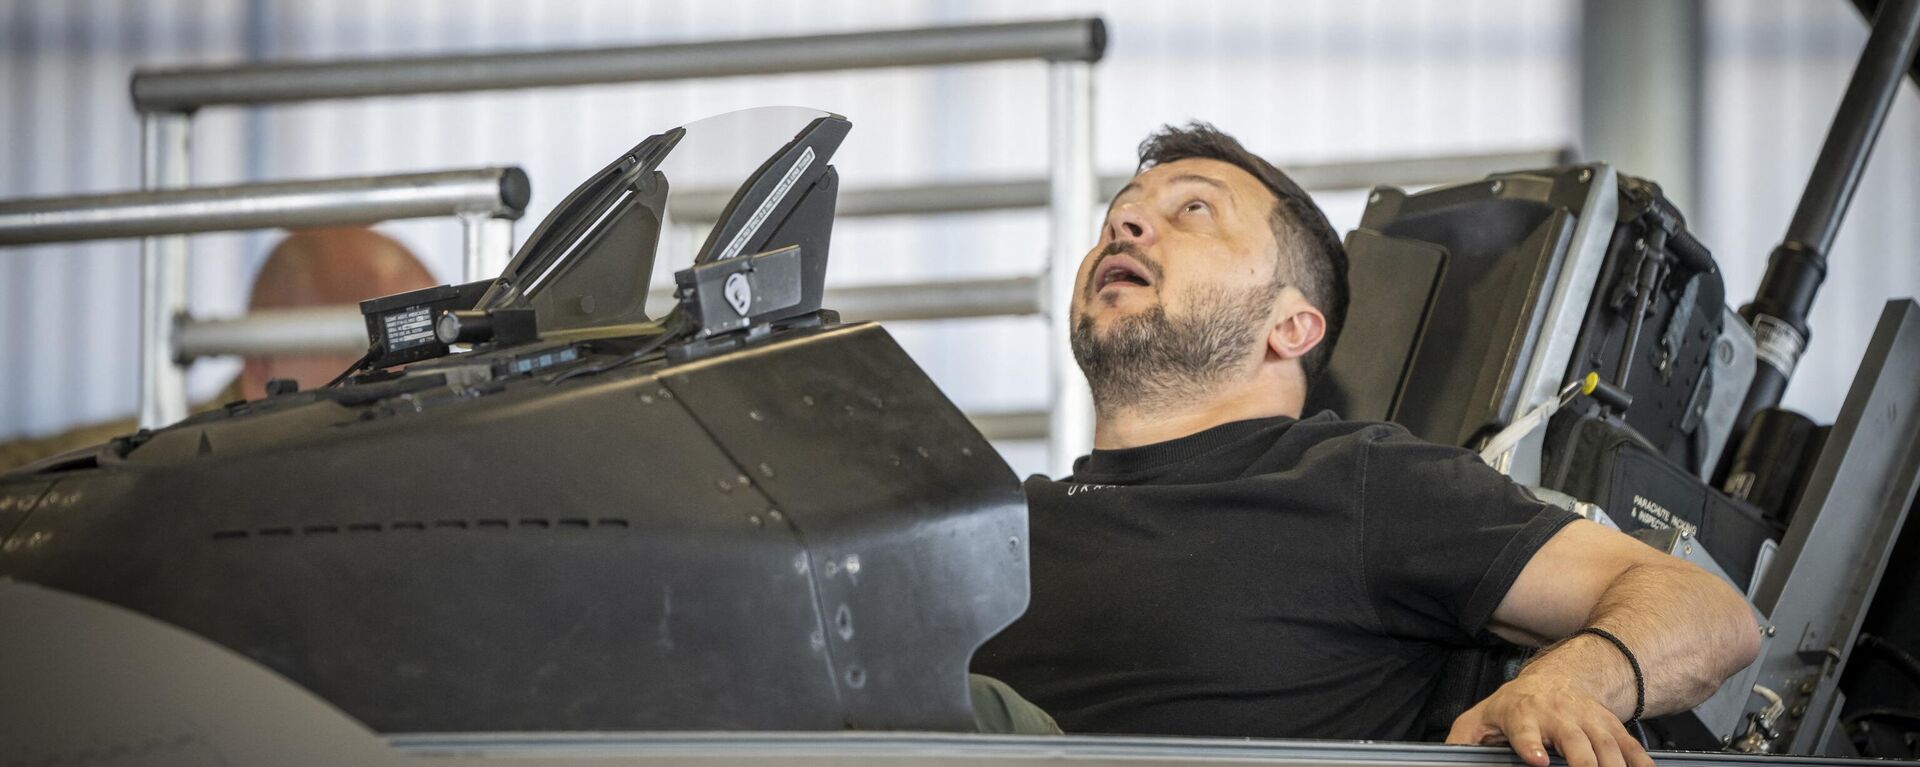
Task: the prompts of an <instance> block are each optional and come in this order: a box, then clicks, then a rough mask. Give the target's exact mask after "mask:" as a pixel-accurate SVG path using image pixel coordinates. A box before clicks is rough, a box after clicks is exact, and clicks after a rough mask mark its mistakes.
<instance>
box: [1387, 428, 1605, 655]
mask: <svg viewBox="0 0 1920 767" xmlns="http://www.w3.org/2000/svg"><path fill="white" fill-rule="evenodd" d="M1365 455H1366V459H1365V463H1364V468H1363V471H1364V474H1363V476H1362V478H1361V503H1360V514H1361V531H1362V532H1361V534H1362V536H1364V540H1363V541H1362V547H1361V551H1362V552H1363V555H1364V556H1365V558H1366V562H1365V563H1364V572H1365V573H1366V578H1367V588H1368V591H1369V592H1370V593H1371V594H1372V596H1373V600H1374V606H1375V608H1376V611H1377V612H1378V613H1379V616H1380V621H1381V623H1382V625H1383V626H1384V627H1385V628H1386V630H1387V632H1388V633H1390V634H1394V635H1399V636H1405V637H1408V638H1415V639H1422V640H1426V641H1433V642H1440V643H1446V644H1478V643H1484V642H1486V641H1489V640H1490V638H1491V635H1489V634H1487V633H1486V625H1487V622H1488V620H1490V619H1491V618H1492V617H1493V611H1494V608H1496V607H1498V606H1499V605H1500V601H1501V600H1502V599H1504V598H1506V595H1507V590H1508V589H1509V588H1511V587H1512V586H1513V582H1514V579H1516V578H1518V577H1519V575H1520V570H1521V568H1524V567H1526V565H1527V562H1528V560H1531V559H1532V558H1533V555H1534V552H1537V551H1539V550H1540V547H1541V546H1542V545H1544V544H1545V543H1546V542H1547V539H1549V538H1551V537H1553V534H1554V533H1556V532H1559V530H1560V528H1561V527H1563V526H1565V525H1566V524H1567V523H1568V522H1571V521H1573V520H1574V519H1576V518H1577V517H1576V516H1575V515H1574V514H1573V513H1572V512H1569V511H1566V510H1564V509H1560V508H1557V507H1554V506H1552V505H1550V504H1546V503H1542V502H1541V501H1539V500H1538V499H1536V498H1534V497H1533V495H1532V494H1531V493H1528V492H1527V491H1526V490H1524V489H1523V488H1521V487H1520V486H1519V485H1517V484H1514V482H1513V481H1512V480H1509V479H1507V477H1506V476H1505V475H1503V474H1501V473H1499V472H1497V471H1494V470H1493V469H1492V468H1490V467H1488V466H1487V465H1486V464H1485V463H1482V462H1481V461H1480V458H1479V456H1477V455H1475V454H1474V453H1472V452H1471V451H1468V450H1465V449H1462V448H1457V447H1449V446H1444V445H1435V444H1431V443H1427V442H1423V441H1421V440H1419V439H1417V438H1415V437H1413V436H1412V435H1410V434H1408V433H1407V432H1406V431H1405V430H1403V429H1394V430H1393V431H1392V432H1390V433H1387V434H1384V435H1382V436H1380V437H1378V438H1376V439H1374V440H1373V441H1371V442H1370V443H1368V445H1367V448H1366V451H1365Z"/></svg>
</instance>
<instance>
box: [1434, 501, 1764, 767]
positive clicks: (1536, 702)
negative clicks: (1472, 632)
mask: <svg viewBox="0 0 1920 767" xmlns="http://www.w3.org/2000/svg"><path fill="white" fill-rule="evenodd" d="M1588 626H1592V627H1596V628H1600V629H1604V630H1606V631H1608V632H1610V633H1612V634H1613V635H1615V636H1617V637H1619V639H1620V640H1621V641H1622V642H1624V643H1625V644H1626V645H1627V647H1628V648H1629V649H1631V650H1632V651H1633V654H1634V657H1635V658H1636V659H1637V660H1638V661H1639V663H1640V668H1641V670H1642V672H1643V674H1644V677H1645V683H1646V711H1645V714H1644V715H1645V716H1657V715H1660V714H1667V713H1673V712H1676V711H1683V710H1686V709H1688V708H1691V707H1693V706H1694V705H1697V704H1699V703H1700V702H1701V701H1703V700H1706V698H1707V697H1708V696H1710V695H1712V694H1713V692H1714V690H1715V689H1718V687H1719V686H1720V683H1721V682H1723V681H1724V680H1725V679H1726V678H1727V677H1728V676H1731V675H1732V674H1733V673H1734V672H1735V671H1738V670H1740V669H1741V668H1744V667H1745V666H1746V665H1747V664H1748V663H1751V662H1753V659H1754V656H1756V655H1757V654H1758V653H1759V651H1760V631H1759V627H1758V626H1757V625H1756V624H1755V623H1754V620H1753V616H1752V612H1751V611H1750V610H1749V609H1748V607H1747V604H1746V600H1745V599H1743V598H1742V597H1741V596H1740V594H1739V593H1738V592H1735V591H1734V590H1733V588H1732V587H1731V586H1730V585H1728V584H1727V583H1726V582H1725V581H1722V580H1720V579H1719V578H1716V577H1714V576H1712V575H1710V574H1708V573H1707V572H1706V571H1704V570H1701V569H1700V568H1697V567H1694V566H1693V565H1690V564H1687V563H1686V562H1683V561H1681V560H1679V559H1676V558H1673V557H1670V556H1667V555H1665V554H1662V553H1660V552H1658V551H1655V550H1653V549H1652V548H1650V547H1648V546H1647V545H1645V544H1643V543H1641V542H1639V541H1636V540H1634V539H1632V538H1629V537H1627V536H1625V535H1622V534H1620V533H1618V532H1614V531H1612V530H1608V529H1606V528H1603V527H1601V526H1599V525H1596V524H1593V523H1591V522H1584V521H1579V522H1574V523H1572V524H1570V525H1568V526H1567V527H1565V528H1563V529H1562V530H1561V531H1560V532H1559V533H1557V534H1556V535H1555V536H1554V537H1553V538H1552V539H1551V540H1549V541H1548V542H1547V543H1546V545H1544V546H1542V547H1541V549H1540V551H1538V552H1537V553H1535V555H1534V557H1533V559H1532V560H1531V561H1529V562H1528V564H1527V566H1526V567H1525V568H1524V569H1523V570H1522V571H1521V573H1520V576H1519V578H1518V579H1517V580H1516V581H1515V582H1514V585H1513V587H1512V588H1511V589H1509V590H1508V592H1507V595H1506V598H1505V599H1504V600H1502V601H1501V603H1500V606H1499V607H1498V608H1497V609H1496V610H1495V611H1494V615H1493V620H1492V623H1491V624H1490V625H1489V629H1490V630H1491V631H1493V632H1494V633H1495V634H1498V635H1499V636H1501V637H1503V638H1505V639H1507V640H1508V641H1512V642H1516V643H1519V644H1526V645H1533V646H1539V645H1543V644H1546V643H1548V642H1551V641H1553V640H1556V639H1561V638H1563V637H1569V636H1571V635H1573V634H1574V632H1576V631H1579V630H1580V629H1581V628H1584V627H1588ZM1634 705H1635V685H1634V678H1633V671H1632V668H1631V667H1630V666H1629V665H1628V663H1627V660H1626V657H1625V656H1624V655H1622V654H1621V652H1620V650H1619V649H1618V648H1616V647H1614V646H1613V644H1612V643H1610V642H1608V641H1606V640H1605V639H1602V638H1600V637H1597V636H1593V635H1589V634H1581V635H1578V636H1573V637H1572V638H1571V639H1565V640H1564V641H1561V642H1559V643H1558V644H1555V645H1553V646H1551V647H1549V648H1548V649H1547V650H1546V651H1545V652H1544V653H1542V654H1541V655H1540V656H1539V657H1537V658H1536V659H1535V660H1534V661H1533V662H1532V663H1529V664H1528V665H1527V667H1526V668H1525V669H1524V670H1522V672H1521V673H1520V676H1519V677H1518V678H1516V679H1514V680H1513V681H1512V682H1509V683H1508V684H1507V685H1505V686H1503V687H1501V688H1500V689H1499V690H1498V691H1496V692H1495V693H1494V694H1493V695H1492V696H1489V697H1488V698H1487V700H1486V701H1483V702H1482V703H1481V704H1480V705H1478V706H1475V707H1474V708H1473V709H1471V710H1469V711H1468V712H1467V713H1466V714H1463V715H1462V716H1461V717H1460V719H1459V720H1458V721H1456V722H1455V725H1454V731H1453V733H1452V734H1451V735H1450V736H1449V737H1448V740H1449V742H1465V743H1478V742H1488V741H1495V742H1497V741H1505V742H1508V743H1510V744H1511V745H1512V746H1513V747H1514V750H1515V751H1516V752H1518V753H1519V754H1520V756H1521V757H1522V758H1523V759H1525V760H1526V761H1527V762H1528V763H1530V764H1535V765H1545V764H1546V763H1547V761H1546V754H1545V752H1544V750H1543V748H1542V747H1543V746H1546V747H1552V748H1554V749H1556V750H1558V751H1560V752H1561V753H1562V755H1563V756H1565V758H1566V759H1567V761H1568V762H1569V764H1571V765H1573V767H1588V766H1589V765H1594V764H1598V765H1600V766H1601V767H1619V765H1622V764H1626V763H1629V762H1631V763H1635V764H1650V763H1651V762H1650V760H1648V759H1647V757H1646V753H1645V751H1644V750H1642V749H1641V748H1640V746H1639V743H1638V742H1637V741H1634V740H1633V738H1632V737H1631V736H1629V735H1628V734H1627V732H1626V730H1625V728H1623V727H1621V726H1620V721H1621V720H1622V719H1625V718H1627V717H1629V716H1632V715H1633V710H1634ZM1602 712H1604V715H1603V714H1602Z"/></svg>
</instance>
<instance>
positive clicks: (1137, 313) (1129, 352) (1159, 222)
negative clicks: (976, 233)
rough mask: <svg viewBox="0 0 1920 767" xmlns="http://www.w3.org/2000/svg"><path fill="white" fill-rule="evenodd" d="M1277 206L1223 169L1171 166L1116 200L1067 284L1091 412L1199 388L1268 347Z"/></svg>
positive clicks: (1242, 174)
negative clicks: (1091, 393) (1091, 390)
mask: <svg viewBox="0 0 1920 767" xmlns="http://www.w3.org/2000/svg"><path fill="white" fill-rule="evenodd" d="M1274 203H1275V200H1274V196H1273V194H1272V193H1271V192H1269V191H1268V190H1267V188H1266V187H1265V186H1264V185H1262V184H1261V183H1260V182H1259V180H1258V179H1255V178H1254V177H1253V175H1252V174H1250V173H1247V172H1246V171H1244V170H1241V169H1240V168H1238V167H1236V166H1234V165H1232V164H1230V163H1226V162H1221V161H1219V160H1209V159H1187V160H1178V161H1174V162H1170V163H1166V164H1164V165H1158V166H1155V167H1153V168H1150V169H1148V170H1147V171H1145V172H1143V173H1141V174H1140V175H1138V176H1135V177H1134V178H1133V181H1132V182H1131V183H1129V184H1128V185H1127V186H1126V187H1125V188H1124V189H1122V190H1121V191H1120V193H1119V194H1118V195H1116V196H1115V197H1114V199H1113V204H1112V205H1111V207H1109V209H1108V211H1107V218H1106V222H1105V225H1104V226H1103V227H1102V228H1101V231H1100V241H1099V242H1098V243H1096V244H1095V245H1094V247H1093V249H1092V250H1091V251H1089V252H1088V253H1087V256H1086V258H1085V259H1083V260H1082V261H1081V263H1080V271H1079V274H1078V276H1077V277H1076V279H1075V282H1074V292H1073V328H1072V333H1073V336H1072V340H1073V346H1074V356H1075V357H1076V358H1077V359H1078V360H1079V362H1080V365H1081V368H1082V369H1083V370H1084V371H1085V372H1086V373H1087V378H1088V381H1089V383H1090V384H1092V386H1093V388H1094V397H1095V401H1096V402H1097V403H1102V402H1103V403H1106V404H1128V403H1138V402H1141V401H1145V400H1150V399H1155V398H1160V397H1163V396H1177V395H1178V394H1179V393H1180V391H1181V390H1191V389H1192V388H1193V386H1194V385H1196V384H1197V385H1204V384H1206V383H1208V382H1209V380H1211V379H1215V378H1217V377H1219V376H1223V375H1225V374H1227V373H1229V372H1231V371H1233V370H1235V369H1239V368H1241V367H1244V366H1246V365H1247V364H1249V363H1250V362H1252V361H1253V360H1255V359H1258V356H1257V355H1260V354H1261V351H1262V350H1263V349H1264V346H1265V333H1264V332H1263V328H1264V327H1265V326H1266V325H1267V324H1268V323H1269V322H1270V321H1271V320H1272V317H1273V312H1274V311H1275V308H1276V297H1277V296H1278V295H1279V291H1280V285H1279V283H1278V281H1277V278H1276V266H1275V261H1274V259H1275V252H1276V243H1275V240H1274V235H1273V228H1272V225H1271V223H1270V221H1271V219H1270V217H1271V215H1272V211H1273V208H1274Z"/></svg>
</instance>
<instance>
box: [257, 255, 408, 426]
mask: <svg viewBox="0 0 1920 767" xmlns="http://www.w3.org/2000/svg"><path fill="white" fill-rule="evenodd" d="M436 284H438V283H437V282H435V281H434V279H433V275H432V274H430V273H428V272H427V268H426V267H425V266H422V265H421V264H420V260H419V259H417V258H414V256H413V253H412V252H411V251H409V250H407V246H405V245H402V244H400V243H399V241H397V240H394V239H393V238H391V237H388V236H386V235H384V234H381V233H379V232H376V231H373V230H372V229H368V228H365V227H336V228H329V229H302V230H297V231H294V232H292V233H290V234H288V235H287V238H286V239H284V240H281V241H280V244H278V245H276V246H274V248H273V252H272V253H270V254H269V255H268V256H267V261H266V263H265V264H263V265H261V267H260V273H259V274H258V275H257V276H255V277H254V280H253V294H252V296H251V298H250V299H249V300H248V302H247V305H248V307H249V310H250V311H260V310H272V309H298V308H306V307H315V306H338V305H345V304H357V303H359V302H361V301H364V300H366V299H369V298H375V297H379V296H385V295H392V294H394V293H402V292H406V291H409V290H418V289H420V288H425V287H432V286H433V285H436ZM359 356H360V355H358V354H352V353H346V354H302V355H272V356H261V357H248V358H246V365H245V367H243V368H242V369H241V372H240V392H241V394H242V395H243V396H245V397H246V398H247V399H258V398H260V397H264V396H266V394H267V382H268V381H270V380H273V379H275V378H291V379H293V380H295V381H298V382H299V384H300V388H302V389H310V388H313V387H316V386H320V385H321V384H324V383H326V382H328V381H330V380H332V379H333V377H334V376H337V375H339V374H340V371H342V370H346V369H347V366H349V365H352V364H353V363H354V361H356V360H358V359H359Z"/></svg>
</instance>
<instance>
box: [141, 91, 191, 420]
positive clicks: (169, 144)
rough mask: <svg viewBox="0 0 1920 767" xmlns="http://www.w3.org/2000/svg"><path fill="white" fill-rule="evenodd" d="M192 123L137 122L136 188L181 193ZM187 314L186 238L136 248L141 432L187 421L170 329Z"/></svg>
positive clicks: (176, 118)
mask: <svg viewBox="0 0 1920 767" xmlns="http://www.w3.org/2000/svg"><path fill="white" fill-rule="evenodd" d="M192 120H193V118H192V117H191V116H189V115H186V114H180V113H148V114H144V115H142V116H141V117H140V139H141V143H140V159H141V168H140V186H141V188H144V189H167V188H177V187H184V186H186V185H187V181H188V165H189V162H190V160H191V155H190V154H189V153H188V142H189V138H190V136H191V134H192V130H193V123H192ZM186 310H187V238H186V236H185V235H171V236H166V237H148V238H146V239H145V240H142V241H141V242H140V426H141V427H142V428H148V429H155V428H159V427H162V426H166V425H168V424H172V423H176V422H178V421H180V420H181V419H183V418H186V417H187V381H186V374H185V370H184V369H182V368H181V366H180V365H179V363H178V362H176V361H175V355H174V345H173V324H174V321H175V320H176V318H178V317H179V316H180V315H182V314H184V313H185V312H186Z"/></svg>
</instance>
